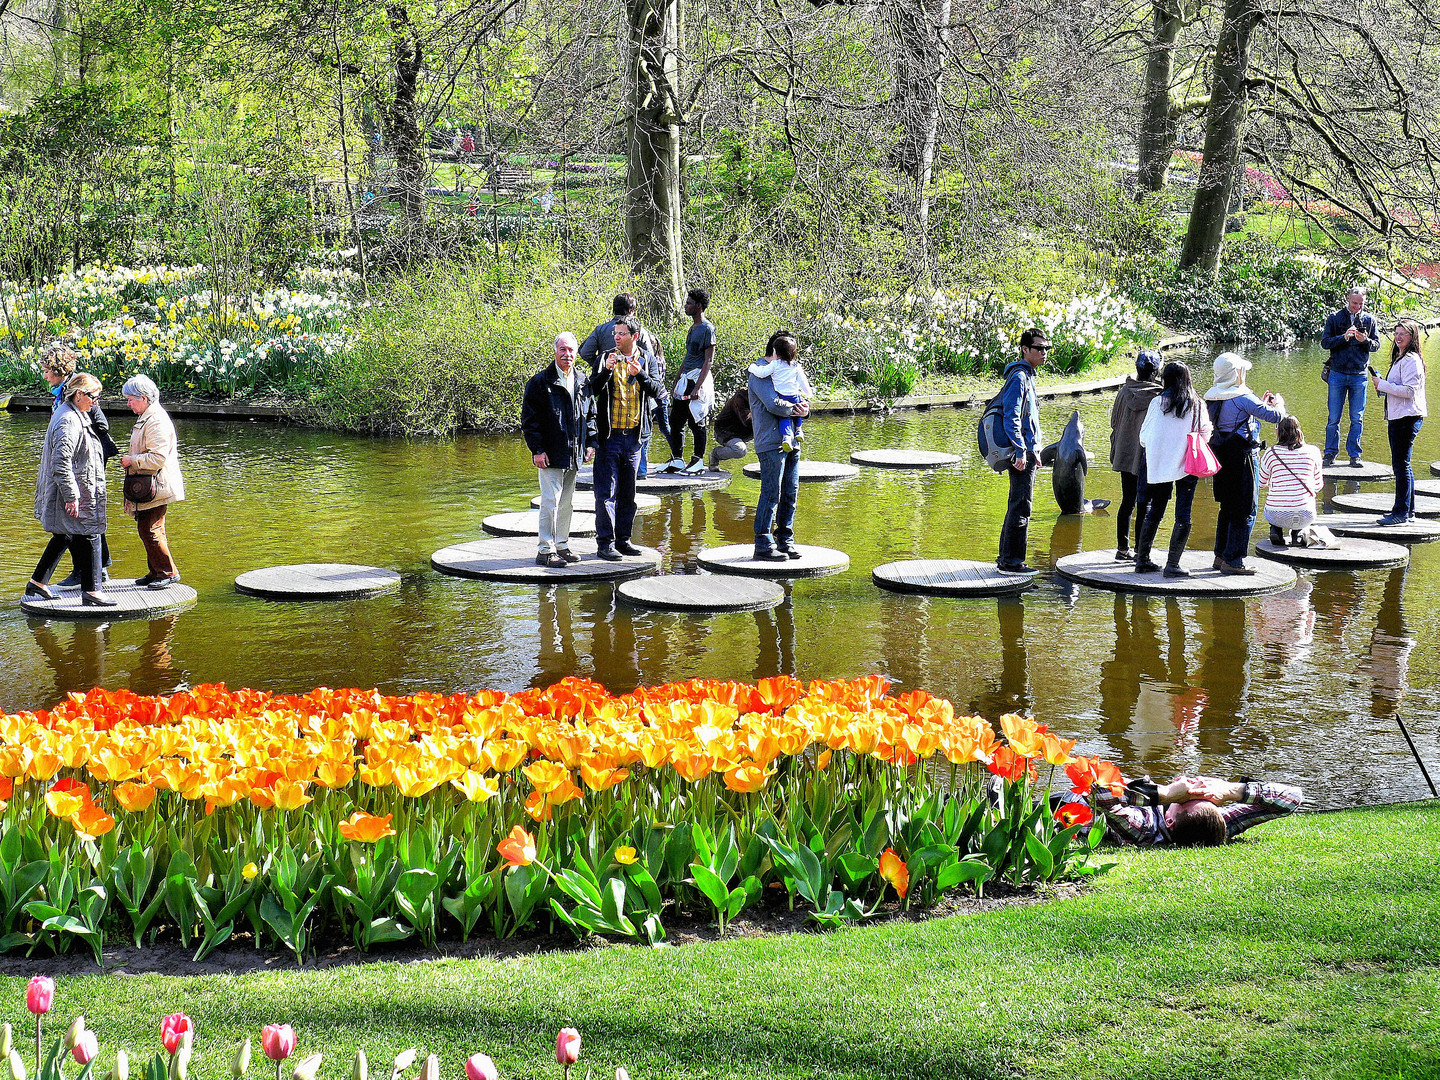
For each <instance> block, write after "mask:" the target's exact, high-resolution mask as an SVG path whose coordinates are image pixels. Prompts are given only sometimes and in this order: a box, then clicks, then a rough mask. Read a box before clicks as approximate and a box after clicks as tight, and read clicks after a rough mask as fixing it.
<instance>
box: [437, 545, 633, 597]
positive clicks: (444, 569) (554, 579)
mask: <svg viewBox="0 0 1440 1080" xmlns="http://www.w3.org/2000/svg"><path fill="white" fill-rule="evenodd" d="M570 550H571V551H573V552H574V553H575V554H576V555H579V556H580V561H579V562H577V563H570V564H569V565H568V566H566V567H565V568H564V569H563V570H560V569H555V570H552V569H550V568H549V567H547V566H537V565H536V564H535V541H534V540H529V539H526V538H524V537H519V536H506V537H497V538H496V539H493V540H472V541H471V542H470V543H468V544H456V545H454V546H453V547H447V548H441V549H440V550H439V551H437V552H435V554H433V555H431V556H430V565H431V566H432V567H434V568H435V569H436V570H438V571H439V572H440V573H442V574H450V575H453V576H454V577H463V578H478V579H480V580H482V581H511V582H518V583H520V584H525V585H568V584H572V583H576V582H585V581H619V580H623V579H624V578H631V577H639V576H641V575H642V574H651V573H654V572H655V571H656V570H657V569H659V566H660V553H659V552H658V551H656V550H655V549H654V548H641V549H640V552H641V553H640V554H639V555H624V556H621V557H620V558H619V559H617V560H615V561H613V562H612V561H610V560H608V559H602V558H600V557H599V556H598V555H596V554H595V551H596V548H595V541H593V540H581V539H574V540H571V541H570Z"/></svg>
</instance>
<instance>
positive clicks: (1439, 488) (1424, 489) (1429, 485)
mask: <svg viewBox="0 0 1440 1080" xmlns="http://www.w3.org/2000/svg"><path fill="white" fill-rule="evenodd" d="M1415 494H1416V495H1429V496H1430V497H1431V498H1434V499H1440V480H1416V481H1415Z"/></svg>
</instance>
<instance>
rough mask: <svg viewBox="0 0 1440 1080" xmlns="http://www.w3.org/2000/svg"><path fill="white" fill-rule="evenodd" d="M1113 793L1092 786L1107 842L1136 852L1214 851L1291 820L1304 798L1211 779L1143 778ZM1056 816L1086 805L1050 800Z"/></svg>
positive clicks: (1065, 798)
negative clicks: (1263, 826) (1162, 848)
mask: <svg viewBox="0 0 1440 1080" xmlns="http://www.w3.org/2000/svg"><path fill="white" fill-rule="evenodd" d="M1115 790H1116V788H1115V787H1105V786H1103V785H1100V784H1097V785H1096V786H1095V796H1094V798H1095V802H1096V805H1098V806H1099V807H1100V809H1101V811H1102V812H1103V813H1104V814H1105V826H1106V828H1105V838H1106V839H1107V840H1109V841H1110V842H1112V843H1116V844H1134V845H1136V846H1140V847H1143V846H1151V845H1170V844H1173V845H1176V846H1178V847H1216V846H1218V845H1220V844H1223V843H1225V842H1226V841H1228V840H1234V839H1235V837H1237V836H1239V835H1240V834H1241V833H1242V832H1244V831H1245V830H1246V829H1249V828H1253V827H1254V826H1256V825H1259V824H1260V823H1261V822H1265V821H1273V820H1274V819H1275V818H1278V817H1284V816H1285V815H1287V814H1293V813H1294V812H1295V811H1296V809H1298V808H1299V806H1300V804H1301V803H1302V802H1304V801H1305V793H1304V792H1303V791H1302V790H1301V789H1300V788H1298V787H1294V786H1292V785H1290V784H1276V783H1261V782H1260V781H1258V780H1250V779H1248V778H1247V779H1243V780H1220V779H1217V778H1215V777H1213V776H1177V777H1176V778H1175V779H1174V780H1171V781H1170V782H1169V783H1168V784H1154V783H1151V781H1150V778H1149V777H1148V776H1147V777H1145V778H1144V779H1142V780H1132V781H1131V782H1130V783H1128V784H1126V785H1125V787H1124V789H1123V794H1120V795H1116V794H1115ZM1051 799H1052V801H1055V803H1056V806H1055V809H1056V816H1057V817H1058V816H1060V812H1061V809H1062V807H1064V806H1067V805H1075V804H1079V805H1088V803H1089V798H1088V797H1087V796H1086V795H1080V794H1076V793H1075V792H1073V791H1070V792H1064V793H1061V794H1058V795H1052V796H1051Z"/></svg>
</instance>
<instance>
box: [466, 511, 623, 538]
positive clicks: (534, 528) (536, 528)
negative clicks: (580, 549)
mask: <svg viewBox="0 0 1440 1080" xmlns="http://www.w3.org/2000/svg"><path fill="white" fill-rule="evenodd" d="M480 528H482V529H484V530H485V531H486V532H487V533H489V534H490V535H491V536H537V537H538V536H539V535H540V511H539V510H514V511H511V512H510V513H507V514H491V515H490V516H489V517H487V518H486V519H485V520H484V521H482V522H480ZM570 535H571V536H594V535H595V515H594V514H586V513H581V512H573V513H571V515H570Z"/></svg>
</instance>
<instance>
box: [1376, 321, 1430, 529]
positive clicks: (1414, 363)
mask: <svg viewBox="0 0 1440 1080" xmlns="http://www.w3.org/2000/svg"><path fill="white" fill-rule="evenodd" d="M1420 348H1421V340H1420V325H1419V324H1418V323H1416V322H1414V321H1413V320H1411V319H1401V320H1400V322H1399V323H1398V324H1397V325H1396V327H1395V339H1394V343H1393V344H1392V345H1391V346H1390V370H1389V371H1387V372H1386V373H1385V378H1383V379H1382V378H1380V377H1379V376H1378V375H1372V376H1370V381H1371V382H1373V383H1374V384H1375V389H1376V390H1377V391H1378V392H1379V393H1382V394H1384V395H1385V422H1386V428H1387V429H1388V431H1389V435H1390V464H1391V466H1392V467H1393V468H1394V469H1395V506H1394V507H1393V508H1392V509H1391V511H1390V513H1388V514H1386V515H1385V516H1384V517H1383V518H1381V519H1380V524H1381V525H1399V524H1401V523H1403V522H1406V521H1413V520H1414V519H1415V470H1414V468H1413V467H1412V466H1411V464H1410V451H1411V450H1413V449H1414V448H1415V436H1416V435H1418V434H1420V427H1421V425H1422V424H1424V423H1425V417H1426V415H1428V410H1427V409H1426V407H1425V358H1424V357H1423V356H1422V355H1421V354H1420Z"/></svg>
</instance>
